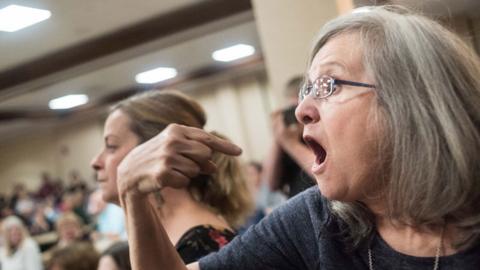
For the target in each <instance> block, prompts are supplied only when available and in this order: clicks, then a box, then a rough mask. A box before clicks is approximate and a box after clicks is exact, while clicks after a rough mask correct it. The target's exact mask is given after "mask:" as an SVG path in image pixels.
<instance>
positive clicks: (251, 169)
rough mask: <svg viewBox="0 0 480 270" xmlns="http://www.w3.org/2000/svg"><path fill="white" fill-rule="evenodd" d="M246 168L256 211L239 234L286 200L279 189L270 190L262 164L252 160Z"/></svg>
mask: <svg viewBox="0 0 480 270" xmlns="http://www.w3.org/2000/svg"><path fill="white" fill-rule="evenodd" d="M245 170H246V178H247V180H248V188H249V190H250V193H251V195H252V197H253V198H254V201H255V211H254V212H253V214H252V215H250V217H249V218H248V219H247V221H246V223H245V224H244V225H243V226H242V227H241V228H240V229H239V230H238V233H239V234H242V233H244V232H245V231H246V230H247V229H248V228H249V227H250V226H252V225H255V224H257V223H258V222H260V220H262V219H263V218H264V217H265V216H266V215H268V214H269V213H270V212H271V211H272V209H273V208H276V207H278V206H279V205H281V204H282V203H284V202H285V201H286V197H285V195H283V194H282V193H280V192H277V191H276V192H272V191H270V190H269V188H268V187H267V186H266V184H265V182H264V181H262V164H260V163H259V162H256V161H250V162H248V163H247V164H245Z"/></svg>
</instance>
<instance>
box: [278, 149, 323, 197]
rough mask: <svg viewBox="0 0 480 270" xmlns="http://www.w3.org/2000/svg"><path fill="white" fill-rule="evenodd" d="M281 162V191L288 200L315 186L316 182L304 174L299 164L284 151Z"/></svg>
mask: <svg viewBox="0 0 480 270" xmlns="http://www.w3.org/2000/svg"><path fill="white" fill-rule="evenodd" d="M280 162H281V166H282V168H281V173H280V177H279V178H280V189H281V190H282V191H283V193H285V195H287V196H288V198H292V197H294V196H295V195H297V194H298V193H301V192H303V191H304V190H306V189H308V188H309V187H311V186H313V185H315V180H313V179H312V178H311V177H310V176H309V175H308V174H307V173H306V172H304V171H303V170H302V168H301V167H300V166H298V164H297V162H296V161H295V160H293V158H292V157H290V155H288V154H287V153H286V152H285V151H283V150H282V153H281V161H280Z"/></svg>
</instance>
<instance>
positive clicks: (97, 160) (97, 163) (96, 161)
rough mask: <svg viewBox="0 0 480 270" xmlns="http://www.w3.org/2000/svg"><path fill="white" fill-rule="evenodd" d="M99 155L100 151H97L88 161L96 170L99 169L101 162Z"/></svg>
mask: <svg viewBox="0 0 480 270" xmlns="http://www.w3.org/2000/svg"><path fill="white" fill-rule="evenodd" d="M100 156H101V153H98V154H97V155H96V156H94V157H93V158H92V161H90V166H91V167H92V168H93V169H94V170H95V171H98V170H100V169H101V168H102V167H101V162H100Z"/></svg>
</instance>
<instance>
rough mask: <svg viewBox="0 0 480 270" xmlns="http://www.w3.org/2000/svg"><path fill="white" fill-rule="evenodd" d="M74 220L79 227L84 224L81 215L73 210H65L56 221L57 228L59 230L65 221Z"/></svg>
mask: <svg viewBox="0 0 480 270" xmlns="http://www.w3.org/2000/svg"><path fill="white" fill-rule="evenodd" d="M70 222H73V223H75V224H77V225H78V227H79V228H80V229H81V228H82V226H83V222H82V220H81V219H80V217H79V216H78V215H77V214H75V213H74V212H72V211H68V212H65V213H63V214H61V215H60V217H58V219H57V221H56V222H55V228H56V229H57V230H58V229H59V228H60V226H62V225H63V224H65V223H70Z"/></svg>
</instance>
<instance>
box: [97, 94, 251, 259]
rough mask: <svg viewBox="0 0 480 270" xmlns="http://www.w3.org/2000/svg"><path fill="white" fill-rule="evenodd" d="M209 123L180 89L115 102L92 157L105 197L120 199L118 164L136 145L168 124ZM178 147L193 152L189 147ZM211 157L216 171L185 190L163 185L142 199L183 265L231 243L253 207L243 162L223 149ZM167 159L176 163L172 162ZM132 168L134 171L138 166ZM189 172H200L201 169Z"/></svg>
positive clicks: (192, 124) (189, 173)
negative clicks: (99, 147)
mask: <svg viewBox="0 0 480 270" xmlns="http://www.w3.org/2000/svg"><path fill="white" fill-rule="evenodd" d="M205 123H206V117H205V113H204V111H203V109H202V107H201V106H200V105H199V104H198V103H197V102H195V101H194V100H193V99H191V98H189V97H187V96H186V95H183V94H181V93H179V92H174V91H151V92H147V93H143V94H139V95H136V96H133V97H131V98H129V99H127V100H124V101H122V102H120V103H119V104H117V105H116V106H115V107H113V109H112V111H111V113H110V115H109V116H108V118H107V120H106V122H105V129H104V140H105V146H104V147H103V149H102V150H101V152H100V153H99V154H98V155H97V156H96V157H95V158H94V159H93V160H92V167H93V168H94V169H95V171H96V173H97V180H98V182H99V184H100V188H101V190H102V193H103V199H104V200H105V201H107V202H112V203H116V204H119V203H120V199H119V193H118V187H117V180H118V179H117V171H118V169H119V168H118V165H119V164H120V162H121V161H122V160H123V158H124V157H125V156H126V155H127V154H129V153H130V152H131V151H132V150H133V149H134V148H135V147H137V146H138V145H141V144H144V143H145V142H146V141H148V140H150V139H151V138H153V137H155V136H156V135H158V134H159V133H160V132H161V131H163V130H164V129H165V127H167V126H168V125H170V124H179V125H185V126H191V127H196V128H203V126H204V125H205ZM215 136H220V135H218V134H217V135H215ZM173 147H175V146H173ZM179 147H181V146H179ZM157 150H159V149H152V151H157ZM178 150H179V151H185V152H190V151H191V149H187V148H185V149H178ZM192 154H194V153H192ZM212 159H213V160H214V161H215V164H216V167H213V165H212V167H211V169H212V170H215V171H216V173H215V174H213V175H211V176H210V175H200V176H198V177H197V178H196V181H194V182H191V184H190V185H187V186H185V187H184V188H179V189H178V188H172V187H165V188H162V189H161V190H159V192H156V193H154V194H151V195H149V196H146V197H145V198H144V199H145V200H144V202H145V205H144V206H143V207H144V208H145V209H146V210H148V211H151V213H152V214H153V215H155V216H156V219H157V220H156V221H155V222H157V223H162V224H164V226H165V227H164V228H165V231H166V233H167V235H168V238H169V240H170V242H171V243H172V244H174V245H175V248H176V250H177V251H178V253H179V254H180V256H181V258H182V259H183V261H184V262H185V263H189V262H193V261H196V260H198V259H199V258H201V257H203V256H205V255H207V254H209V253H211V252H213V251H217V250H219V249H220V248H222V247H223V246H224V245H226V244H227V243H228V242H230V241H231V240H232V239H233V237H234V236H235V228H237V227H238V226H240V225H242V223H243V221H244V220H245V218H246V217H247V215H248V214H249V212H250V210H251V209H252V199H251V196H250V194H249V192H248V189H247V184H246V181H245V178H244V176H243V173H242V168H241V166H240V164H239V161H238V160H236V159H235V158H233V157H230V156H226V155H223V154H220V153H213V157H212ZM166 162H167V163H170V162H172V164H173V162H174V161H173V160H166ZM146 166H153V167H155V166H158V164H149V165H146ZM130 170H131V171H130V172H131V173H134V171H135V170H136V168H131V169H130ZM180 171H185V168H179V170H178V173H180ZM186 173H187V174H188V175H198V174H201V173H202V172H200V171H188V172H186ZM205 173H211V171H210V172H205ZM150 225H151V224H143V225H142V226H147V227H148V226H150ZM144 248H148V247H147V246H145V247H144Z"/></svg>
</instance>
